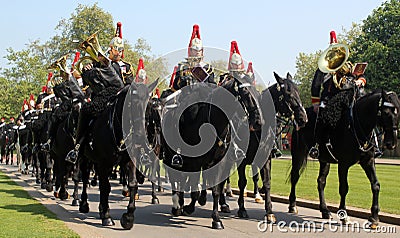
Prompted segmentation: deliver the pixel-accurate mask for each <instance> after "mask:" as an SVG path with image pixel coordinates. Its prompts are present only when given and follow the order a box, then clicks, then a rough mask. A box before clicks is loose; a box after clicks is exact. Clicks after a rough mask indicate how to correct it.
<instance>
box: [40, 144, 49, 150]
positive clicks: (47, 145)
mask: <svg viewBox="0 0 400 238" xmlns="http://www.w3.org/2000/svg"><path fill="white" fill-rule="evenodd" d="M40 149H41V150H42V151H44V152H50V143H49V142H46V143H44V144H43V145H42V147H41V148H40Z"/></svg>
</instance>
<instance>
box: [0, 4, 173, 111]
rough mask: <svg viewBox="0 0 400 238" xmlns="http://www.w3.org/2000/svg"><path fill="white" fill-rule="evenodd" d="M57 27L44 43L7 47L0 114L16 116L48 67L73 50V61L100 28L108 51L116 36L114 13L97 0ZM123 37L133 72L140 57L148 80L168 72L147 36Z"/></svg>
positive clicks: (37, 88)
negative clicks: (83, 45) (54, 32)
mask: <svg viewBox="0 0 400 238" xmlns="http://www.w3.org/2000/svg"><path fill="white" fill-rule="evenodd" d="M122 27H123V26H122ZM55 30H56V34H55V35H54V36H53V37H51V38H50V39H49V40H47V41H46V42H45V43H41V42H40V41H39V40H34V41H32V42H30V43H29V44H27V45H26V49H23V50H21V51H15V50H14V49H12V48H9V49H7V55H6V56H5V58H6V60H8V65H9V67H7V68H4V69H0V75H1V76H2V77H1V78H0V82H1V86H0V93H1V94H2V95H5V96H3V97H1V98H0V113H1V114H3V115H1V116H7V117H8V116H17V114H18V113H19V112H20V109H21V106H22V102H23V99H24V98H27V97H29V95H30V94H31V93H33V94H34V95H35V96H36V95H37V94H38V93H39V92H40V90H41V86H42V85H45V83H46V81H47V73H48V70H47V67H48V66H49V65H50V64H51V63H53V62H55V60H57V59H59V58H60V57H61V56H63V55H65V54H67V53H70V57H69V59H68V61H69V62H71V63H72V60H73V58H74V53H75V52H76V51H77V50H78V48H79V43H81V42H83V41H84V40H85V39H87V37H89V36H90V35H92V34H93V33H95V32H98V34H97V37H98V40H99V43H100V46H101V48H102V50H103V51H104V52H105V51H106V50H107V48H108V47H109V43H110V41H111V39H112V38H113V37H114V34H115V30H116V24H114V23H113V17H112V15H111V14H110V13H108V12H105V11H104V10H103V9H101V8H100V7H98V5H97V3H95V4H93V5H82V4H79V5H78V7H77V8H76V9H75V11H74V12H73V13H72V14H71V16H70V17H69V18H68V19H61V20H60V21H59V22H58V24H57V25H56V27H55ZM124 41H125V50H124V55H125V58H124V60H125V61H127V62H129V63H131V64H132V66H133V68H132V70H133V73H134V74H135V73H136V65H137V63H138V60H139V58H140V57H142V58H143V59H144V63H145V69H146V71H147V74H148V77H149V81H153V80H155V79H156V78H157V77H159V75H166V74H167V72H168V71H167V69H166V66H165V65H166V64H165V62H164V61H163V60H160V59H159V60H156V61H155V57H154V56H152V55H151V47H150V45H148V44H147V42H146V40H145V39H142V38H140V39H138V40H137V42H136V43H135V45H134V46H132V45H130V44H129V42H128V40H126V39H124ZM80 52H81V55H85V52H83V51H82V50H80ZM153 61H154V62H153ZM150 62H152V63H151V65H150ZM67 63H68V62H67ZM148 65H150V66H149V67H147V66H148Z"/></svg>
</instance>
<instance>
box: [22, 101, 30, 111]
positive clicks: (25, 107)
mask: <svg viewBox="0 0 400 238" xmlns="http://www.w3.org/2000/svg"><path fill="white" fill-rule="evenodd" d="M28 109H29V104H28V101H27V100H26V98H24V102H23V104H22V108H21V112H24V111H26V110H28Z"/></svg>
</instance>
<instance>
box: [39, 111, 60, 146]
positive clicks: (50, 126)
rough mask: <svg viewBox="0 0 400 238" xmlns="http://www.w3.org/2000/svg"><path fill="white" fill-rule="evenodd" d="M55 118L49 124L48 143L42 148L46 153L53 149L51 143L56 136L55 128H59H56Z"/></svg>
mask: <svg viewBox="0 0 400 238" xmlns="http://www.w3.org/2000/svg"><path fill="white" fill-rule="evenodd" d="M53 120H54V118H51V119H50V120H49V124H48V129H47V135H48V139H47V141H46V143H44V144H43V145H42V147H41V150H42V151H44V152H50V149H51V146H50V145H51V142H52V141H53V135H54V134H55V132H54V130H55V128H57V126H55V125H54V124H55V123H54V122H53Z"/></svg>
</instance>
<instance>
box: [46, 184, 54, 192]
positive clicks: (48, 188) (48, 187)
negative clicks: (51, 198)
mask: <svg viewBox="0 0 400 238" xmlns="http://www.w3.org/2000/svg"><path fill="white" fill-rule="evenodd" d="M46 191H47V192H51V191H53V185H51V184H48V185H46Z"/></svg>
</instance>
